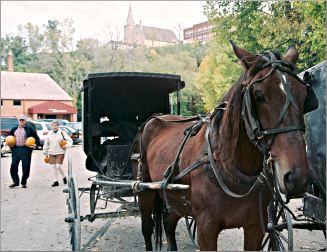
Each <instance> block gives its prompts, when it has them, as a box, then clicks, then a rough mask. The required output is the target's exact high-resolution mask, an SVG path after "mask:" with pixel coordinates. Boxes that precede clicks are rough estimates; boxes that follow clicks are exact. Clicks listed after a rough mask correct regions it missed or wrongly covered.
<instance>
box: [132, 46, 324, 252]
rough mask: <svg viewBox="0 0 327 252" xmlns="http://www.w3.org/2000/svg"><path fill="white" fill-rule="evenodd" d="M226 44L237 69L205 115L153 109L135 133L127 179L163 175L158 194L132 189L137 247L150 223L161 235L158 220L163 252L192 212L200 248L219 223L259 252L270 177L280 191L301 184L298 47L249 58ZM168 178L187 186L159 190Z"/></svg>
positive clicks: (211, 242)
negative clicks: (138, 214)
mask: <svg viewBox="0 0 327 252" xmlns="http://www.w3.org/2000/svg"><path fill="white" fill-rule="evenodd" d="M231 45H232V48H233V51H234V54H235V55H236V57H237V58H238V59H239V60H240V62H241V64H242V66H243V67H244V72H243V74H242V75H241V76H240V78H239V79H238V81H236V82H235V83H234V85H232V86H231V88H230V89H229V90H228V92H227V93H226V95H225V96H224V97H223V99H222V100H221V103H220V104H219V106H217V107H216V108H215V110H214V112H213V113H212V114H211V115H210V118H197V120H196V119H195V118H192V119H185V118H184V117H181V116H176V115H161V116H153V117H151V118H150V119H149V120H148V121H147V122H145V123H144V125H143V126H142V127H141V129H140V131H139V132H138V133H137V135H136V137H135V139H134V143H133V152H134V153H139V154H140V157H139V159H138V161H135V160H134V161H132V167H133V174H134V177H135V178H137V179H138V180H141V181H143V182H158V181H164V183H163V184H162V185H163V186H162V190H160V191H155V190H144V191H140V192H138V200H139V208H140V212H141V221H142V234H143V236H144V241H145V248H146V250H152V249H153V247H152V241H151V237H152V234H153V230H155V233H156V240H158V239H159V241H160V242H161V229H162V227H161V223H163V226H164V231H165V233H166V238H167V245H168V250H177V244H176V238H175V229H176V226H177V223H178V221H179V220H180V218H182V217H183V216H193V217H194V218H195V220H196V223H197V241H198V245H199V248H200V250H211V251H212V250H217V239H218V235H219V233H220V232H221V231H222V230H224V229H231V228H241V227H242V228H243V230H244V250H259V249H260V247H261V244H262V240H263V237H264V234H265V228H264V227H265V226H266V225H267V219H268V217H267V215H268V214H267V207H268V204H269V202H270V199H271V197H272V194H273V191H272V190H271V184H270V186H269V183H268V182H267V181H271V180H269V177H271V176H273V178H275V180H276V181H275V183H277V184H278V188H279V190H280V192H281V194H283V195H285V196H286V197H288V198H289V197H293V196H298V195H302V194H303V193H304V191H305V187H306V181H307V178H308V176H309V167H308V160H307V156H306V145H305V140H304V131H305V124H304V117H303V115H304V114H305V113H307V112H309V111H311V110H313V109H315V108H316V107H317V104H316V99H315V95H314V93H312V92H313V90H312V89H310V87H309V86H308V85H306V83H304V82H303V81H302V80H301V79H299V78H298V77H297V75H296V72H295V70H296V61H297V60H298V57H299V52H298V50H297V49H296V47H295V46H291V47H290V48H289V49H288V50H287V52H286V53H285V55H284V56H281V54H280V53H278V51H273V52H268V53H264V54H261V55H254V54H251V53H250V52H248V51H246V50H245V49H243V48H241V47H238V46H237V45H236V44H235V43H234V42H232V41H231ZM185 135H186V136H185ZM271 163H273V167H274V171H273V172H272V171H271V169H269V167H272V166H267V165H266V164H271ZM186 171H187V172H186ZM269 174H270V175H271V174H273V175H271V176H269ZM176 181H177V182H178V183H181V184H185V185H189V189H187V190H186V191H180V190H179V191H170V190H166V189H167V187H165V186H164V184H166V185H167V183H171V182H176ZM260 216H261V217H260ZM152 217H153V218H152ZM161 218H162V219H161ZM156 245H157V244H156ZM160 248H161V246H160Z"/></svg>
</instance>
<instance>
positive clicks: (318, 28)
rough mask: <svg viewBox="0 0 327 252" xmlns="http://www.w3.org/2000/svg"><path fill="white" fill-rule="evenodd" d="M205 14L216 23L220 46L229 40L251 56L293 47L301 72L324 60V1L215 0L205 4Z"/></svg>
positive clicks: (282, 51)
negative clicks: (250, 53)
mask: <svg viewBox="0 0 327 252" xmlns="http://www.w3.org/2000/svg"><path fill="white" fill-rule="evenodd" d="M204 12H205V14H206V15H207V17H208V18H209V19H210V20H211V21H212V22H213V23H214V24H215V35H216V39H217V41H218V42H219V43H226V42H227V41H228V40H230V39H231V40H234V41H236V42H237V44H238V45H240V46H242V47H244V48H246V49H247V50H248V51H251V52H253V53H260V52H265V51H268V50H271V49H280V50H281V53H284V52H286V50H287V48H288V47H289V46H291V45H293V44H296V45H297V47H298V48H299V50H300V52H301V55H300V61H299V62H298V69H299V70H300V71H301V70H303V69H306V68H308V67H311V66H313V65H315V64H317V63H319V62H321V61H323V60H324V58H325V47H326V40H325V37H326V29H325V20H326V2H325V1H321V0H319V1H306V2H301V1H295V2H290V1H268V2H260V1H242V2H230V1H218V2H207V4H206V6H205V9H204ZM313 31H314V32H313Z"/></svg>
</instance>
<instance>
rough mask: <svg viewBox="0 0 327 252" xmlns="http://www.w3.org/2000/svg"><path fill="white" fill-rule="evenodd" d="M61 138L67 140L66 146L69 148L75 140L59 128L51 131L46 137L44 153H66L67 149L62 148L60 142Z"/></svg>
mask: <svg viewBox="0 0 327 252" xmlns="http://www.w3.org/2000/svg"><path fill="white" fill-rule="evenodd" d="M60 140H66V141H67V145H66V147H67V148H69V147H71V146H72V145H73V140H72V139H71V138H70V136H68V134H67V133H66V132H65V131H63V130H60V129H58V131H57V132H53V130H52V131H50V132H49V133H48V135H47V137H46V138H45V141H44V145H43V153H44V155H49V154H50V155H58V154H65V152H66V149H63V148H61V146H60V144H59V142H60Z"/></svg>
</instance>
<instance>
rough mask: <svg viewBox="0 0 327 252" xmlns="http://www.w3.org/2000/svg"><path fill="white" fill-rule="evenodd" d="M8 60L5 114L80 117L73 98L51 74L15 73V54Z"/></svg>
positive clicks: (3, 102)
mask: <svg viewBox="0 0 327 252" xmlns="http://www.w3.org/2000/svg"><path fill="white" fill-rule="evenodd" d="M7 62H8V65H7V71H2V72H1V116H13V117H15V116H17V115H19V114H24V115H26V116H27V117H30V118H32V119H34V120H35V119H41V118H53V119H55V118H57V119H67V120H69V121H76V120H77V109H76V108H75V107H74V104H73V99H72V98H71V97H70V96H69V95H68V94H67V93H66V92H65V91H64V90H63V89H62V88H61V87H60V86H59V85H58V84H57V83H56V82H55V81H54V80H53V79H52V78H51V77H50V76H49V75H48V74H41V73H25V72H14V71H13V64H12V55H11V54H8V61H7Z"/></svg>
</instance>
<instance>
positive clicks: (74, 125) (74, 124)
mask: <svg viewBox="0 0 327 252" xmlns="http://www.w3.org/2000/svg"><path fill="white" fill-rule="evenodd" d="M66 126H69V127H72V128H74V129H76V130H78V133H79V138H80V139H83V124H82V122H70V123H68V124H67V125H66Z"/></svg>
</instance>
